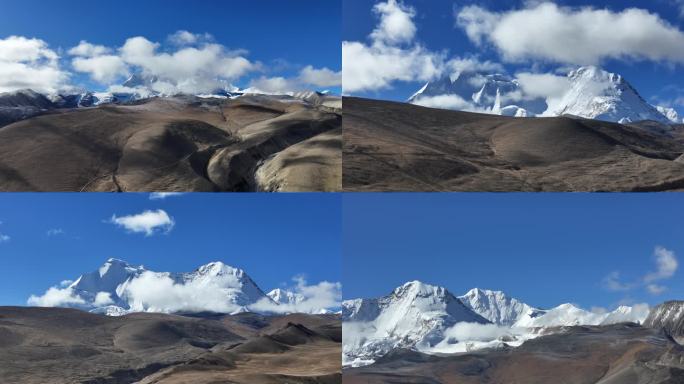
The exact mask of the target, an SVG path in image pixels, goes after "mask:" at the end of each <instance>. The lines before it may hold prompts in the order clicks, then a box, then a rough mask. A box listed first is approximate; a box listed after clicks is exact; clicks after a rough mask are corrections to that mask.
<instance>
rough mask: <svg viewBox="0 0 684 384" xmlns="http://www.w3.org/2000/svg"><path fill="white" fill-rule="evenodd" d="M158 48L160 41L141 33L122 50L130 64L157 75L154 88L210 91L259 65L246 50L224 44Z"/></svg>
mask: <svg viewBox="0 0 684 384" xmlns="http://www.w3.org/2000/svg"><path fill="white" fill-rule="evenodd" d="M158 48H159V44H158V43H153V42H151V41H149V40H147V39H146V38H144V37H142V36H138V37H133V38H130V39H128V40H126V43H125V44H124V45H123V47H121V49H120V52H121V58H122V59H123V60H124V61H125V62H126V63H127V64H128V65H130V66H135V67H137V68H140V69H141V71H142V72H143V73H144V74H146V75H149V76H155V77H157V78H158V79H159V80H158V81H157V82H156V83H154V84H152V87H153V89H155V90H159V91H162V92H163V91H168V88H169V87H173V89H175V90H176V91H178V92H189V93H196V92H210V91H212V90H213V89H215V88H217V87H220V86H222V85H224V83H225V82H227V81H228V82H229V81H233V80H236V79H237V78H239V77H241V76H243V75H245V74H246V73H248V72H250V71H254V70H257V69H258V68H259V64H257V63H252V62H250V61H249V60H248V59H246V58H245V57H243V56H242V54H244V53H245V52H244V51H230V50H228V49H226V48H225V47H224V46H222V45H220V44H209V43H207V44H202V45H201V46H200V47H183V48H180V49H179V50H177V51H175V52H171V53H167V52H158Z"/></svg>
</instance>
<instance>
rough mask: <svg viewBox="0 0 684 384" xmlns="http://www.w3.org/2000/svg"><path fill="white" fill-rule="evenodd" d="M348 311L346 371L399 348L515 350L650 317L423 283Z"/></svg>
mask: <svg viewBox="0 0 684 384" xmlns="http://www.w3.org/2000/svg"><path fill="white" fill-rule="evenodd" d="M342 306H343V312H342V321H343V325H342V327H343V364H344V365H345V366H362V365H367V364H372V363H373V362H374V361H375V360H376V359H377V358H379V357H381V356H383V355H385V354H386V353H388V352H390V351H391V350H393V349H396V348H408V349H414V350H418V351H421V352H426V353H454V352H465V351H471V350H475V349H480V348H496V347H503V346H506V345H507V346H513V347H515V346H519V345H521V344H522V343H523V342H524V341H525V340H528V339H530V338H534V337H537V336H539V335H541V334H543V333H548V332H549V331H550V329H555V328H557V327H565V326H573V325H606V324H614V323H619V322H637V323H642V322H643V321H644V319H645V318H646V316H647V315H648V308H647V307H644V306H635V307H627V306H621V307H619V308H617V309H616V310H614V311H612V312H598V311H587V310H584V309H581V308H579V307H577V306H575V305H573V304H567V303H566V304H561V305H559V306H557V307H554V308H551V309H540V308H535V307H533V306H531V305H528V304H526V303H524V302H522V301H520V300H518V299H516V298H513V297H510V296H508V295H506V294H505V293H503V292H501V291H491V290H484V289H479V288H474V289H471V290H470V291H468V292H467V293H466V294H465V295H463V296H459V297H456V296H454V295H453V294H451V293H450V292H449V291H448V290H446V289H445V288H443V287H437V286H433V285H429V284H425V283H422V282H419V281H411V282H408V283H406V284H404V285H402V286H400V287H397V288H396V289H395V290H394V291H392V293H391V294H389V295H387V296H383V297H380V298H370V299H354V300H347V301H344V302H343V305H342Z"/></svg>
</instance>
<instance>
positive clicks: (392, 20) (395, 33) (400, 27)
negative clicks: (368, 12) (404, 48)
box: [371, 0, 416, 44]
mask: <svg viewBox="0 0 684 384" xmlns="http://www.w3.org/2000/svg"><path fill="white" fill-rule="evenodd" d="M373 12H374V13H375V14H377V15H379V17H380V23H379V24H378V26H377V27H376V28H375V29H374V30H373V32H372V33H371V38H372V39H373V40H375V41H379V42H385V43H389V44H396V43H406V42H410V41H411V40H413V38H414V37H415V35H416V25H415V24H414V23H413V17H415V16H416V11H415V9H413V8H412V7H409V6H406V5H404V4H402V3H400V2H397V1H396V0H388V1H387V2H385V3H382V2H380V3H377V4H375V6H373Z"/></svg>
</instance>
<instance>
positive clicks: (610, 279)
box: [603, 271, 634, 292]
mask: <svg viewBox="0 0 684 384" xmlns="http://www.w3.org/2000/svg"><path fill="white" fill-rule="evenodd" d="M603 287H604V288H606V289H607V290H609V291H614V292H620V291H629V290H630V289H632V288H634V285H633V284H627V283H623V282H622V281H621V279H620V272H618V271H613V272H611V273H609V274H608V275H607V276H606V277H604V278H603Z"/></svg>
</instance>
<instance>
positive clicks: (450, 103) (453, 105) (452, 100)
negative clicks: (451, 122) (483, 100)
mask: <svg viewBox="0 0 684 384" xmlns="http://www.w3.org/2000/svg"><path fill="white" fill-rule="evenodd" d="M412 103H413V104H416V105H421V106H423V107H429V108H441V109H453V110H458V111H469V112H483V113H485V112H488V111H485V110H483V109H481V108H478V107H477V106H475V105H474V104H473V103H471V102H469V101H467V100H464V99H463V98H462V97H460V96H458V95H437V96H421V97H419V98H417V99H416V100H414V101H413V102H412Z"/></svg>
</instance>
